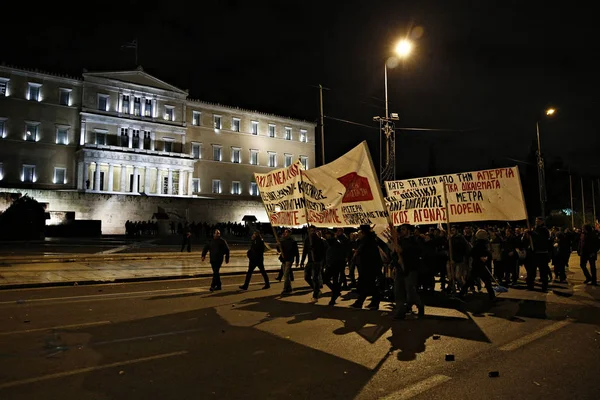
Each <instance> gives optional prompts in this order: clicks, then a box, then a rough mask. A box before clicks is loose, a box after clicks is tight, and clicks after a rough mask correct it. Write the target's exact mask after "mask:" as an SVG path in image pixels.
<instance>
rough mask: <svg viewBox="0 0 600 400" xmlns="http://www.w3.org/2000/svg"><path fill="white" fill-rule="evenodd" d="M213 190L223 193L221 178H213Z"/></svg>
mask: <svg viewBox="0 0 600 400" xmlns="http://www.w3.org/2000/svg"><path fill="white" fill-rule="evenodd" d="M212 192H213V193H221V180H220V179H213V181H212Z"/></svg>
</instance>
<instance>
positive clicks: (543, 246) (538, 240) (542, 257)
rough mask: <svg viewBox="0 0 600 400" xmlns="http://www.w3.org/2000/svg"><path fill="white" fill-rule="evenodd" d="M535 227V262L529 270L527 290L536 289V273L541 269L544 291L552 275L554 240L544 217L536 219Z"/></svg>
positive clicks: (533, 236) (533, 240) (532, 238)
mask: <svg viewBox="0 0 600 400" xmlns="http://www.w3.org/2000/svg"><path fill="white" fill-rule="evenodd" d="M535 225H536V227H535V229H534V230H533V231H532V232H531V240H532V243H533V263H531V264H530V267H529V268H528V270H527V290H533V289H534V283H535V274H536V272H537V270H538V269H539V271H540V280H541V281H542V292H547V291H548V277H549V275H550V273H549V270H550V267H549V266H548V263H549V262H550V250H551V249H552V242H551V240H550V231H549V230H548V228H546V225H545V224H544V219H543V218H542V217H537V218H536V219H535Z"/></svg>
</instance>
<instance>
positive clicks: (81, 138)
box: [79, 119, 85, 146]
mask: <svg viewBox="0 0 600 400" xmlns="http://www.w3.org/2000/svg"><path fill="white" fill-rule="evenodd" d="M84 144H85V119H82V120H81V131H80V132H79V145H80V146H83V145H84Z"/></svg>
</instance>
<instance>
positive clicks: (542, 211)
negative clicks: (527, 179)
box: [535, 121, 546, 218]
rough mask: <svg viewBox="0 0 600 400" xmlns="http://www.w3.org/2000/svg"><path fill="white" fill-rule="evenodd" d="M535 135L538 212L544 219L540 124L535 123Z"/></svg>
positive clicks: (543, 178) (544, 181) (544, 187)
mask: <svg viewBox="0 0 600 400" xmlns="http://www.w3.org/2000/svg"><path fill="white" fill-rule="evenodd" d="M535 130H536V134H537V168H538V186H539V190H540V211H541V214H542V218H546V174H545V171H544V159H543V158H542V145H541V143H540V124H539V122H538V121H536V123H535Z"/></svg>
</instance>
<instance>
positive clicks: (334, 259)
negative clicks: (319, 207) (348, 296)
mask: <svg viewBox="0 0 600 400" xmlns="http://www.w3.org/2000/svg"><path fill="white" fill-rule="evenodd" d="M325 238H326V240H327V250H326V252H325V265H326V266H325V271H324V273H323V281H324V283H325V285H327V287H329V289H330V290H331V300H330V301H329V305H330V306H333V305H335V301H336V300H337V298H338V297H340V294H341V291H342V281H341V279H340V275H341V274H343V273H344V268H345V267H346V260H347V258H348V250H347V246H346V242H345V241H344V230H343V229H341V228H338V229H337V230H336V231H335V235H334V234H332V232H330V231H327V232H326V233H325Z"/></svg>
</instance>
